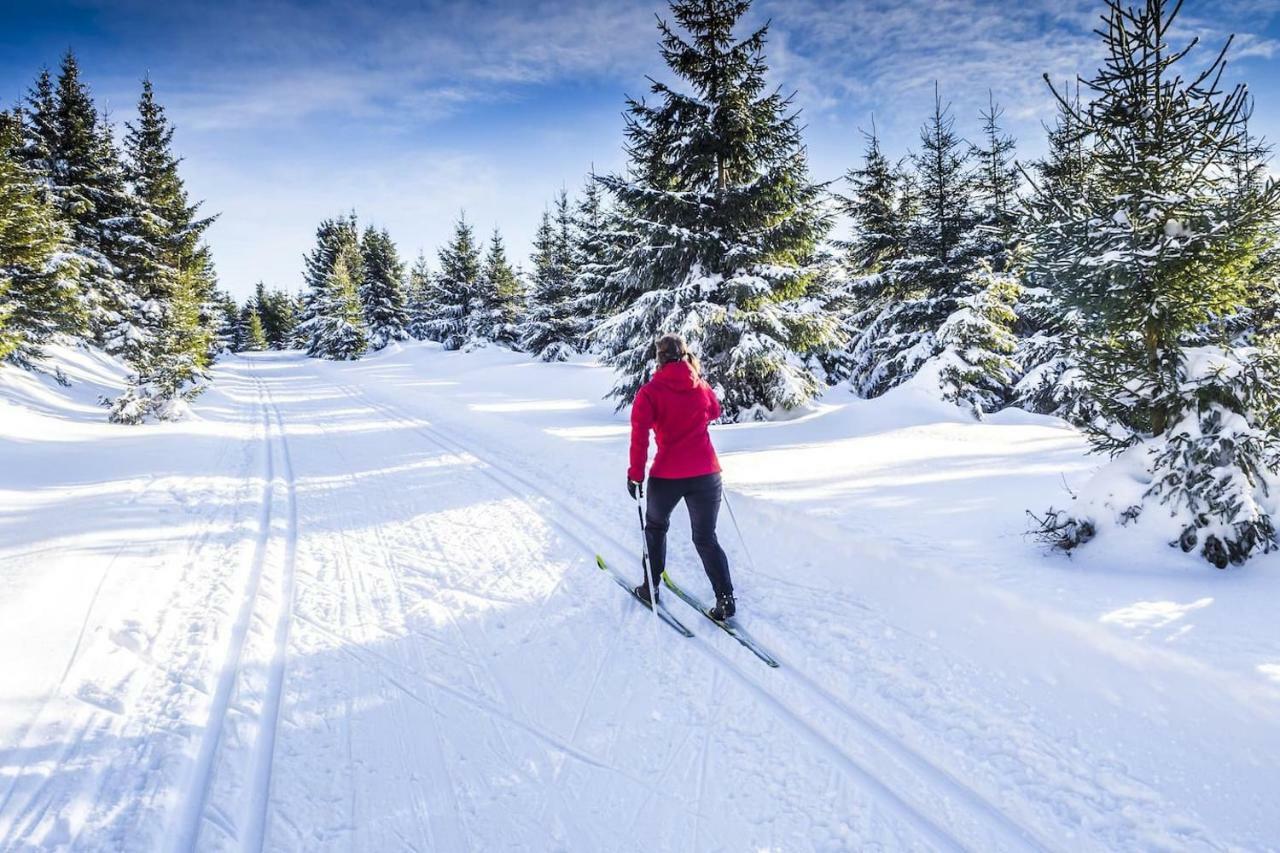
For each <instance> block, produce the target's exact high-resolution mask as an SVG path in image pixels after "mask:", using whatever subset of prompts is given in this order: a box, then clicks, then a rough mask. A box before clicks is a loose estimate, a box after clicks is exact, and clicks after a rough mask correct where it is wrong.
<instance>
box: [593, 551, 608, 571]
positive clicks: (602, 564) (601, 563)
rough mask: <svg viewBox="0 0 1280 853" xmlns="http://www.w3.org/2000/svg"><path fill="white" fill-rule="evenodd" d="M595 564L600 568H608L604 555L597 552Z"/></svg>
mask: <svg viewBox="0 0 1280 853" xmlns="http://www.w3.org/2000/svg"><path fill="white" fill-rule="evenodd" d="M596 565H597V566H599V567H600V568H602V569H608V568H609V567H608V565H606V564H605V561H604V557H601V556H600V555H599V554H596Z"/></svg>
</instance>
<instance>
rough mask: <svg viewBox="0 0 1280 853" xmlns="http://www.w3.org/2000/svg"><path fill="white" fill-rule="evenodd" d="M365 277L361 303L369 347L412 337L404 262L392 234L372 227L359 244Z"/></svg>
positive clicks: (361, 291) (361, 283)
mask: <svg viewBox="0 0 1280 853" xmlns="http://www.w3.org/2000/svg"><path fill="white" fill-rule="evenodd" d="M360 251H361V254H362V256H363V258H364V277H363V279H362V280H361V282H360V303H361V304H362V305H363V306H364V320H365V326H366V328H367V329H368V334H369V349H371V350H380V349H382V348H383V347H385V346H386V345H387V344H389V343H391V342H392V341H403V340H407V339H408V337H409V332H408V328H407V327H408V325H409V311H408V308H407V307H406V306H405V297H404V286H405V285H404V277H405V271H404V263H403V262H402V261H401V260H400V252H399V250H398V249H397V248H396V244H395V241H393V240H392V239H391V234H390V233H388V231H387V230H386V229H385V228H384V229H382V230H381V231H377V230H375V229H374V228H373V226H372V225H371V226H369V227H368V228H366V229H365V231H364V239H363V240H362V241H361V243H360Z"/></svg>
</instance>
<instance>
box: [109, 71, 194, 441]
mask: <svg viewBox="0 0 1280 853" xmlns="http://www.w3.org/2000/svg"><path fill="white" fill-rule="evenodd" d="M126 129H127V132H126V134H125V140H124V150H125V160H124V175H125V179H126V181H127V182H128V185H129V188H130V194H129V208H130V211H129V215H128V217H127V218H126V221H127V222H128V226H129V234H128V237H127V238H126V239H125V241H124V247H123V250H122V254H121V258H120V262H119V264H118V269H119V271H120V277H121V279H122V280H123V281H124V282H125V284H126V285H127V286H128V288H129V290H130V291H131V293H132V295H133V297H134V298H136V299H139V300H141V303H142V305H143V306H144V309H143V310H142V311H141V312H139V313H137V314H136V316H135V317H132V318H127V322H128V323H129V325H131V326H142V325H143V322H144V320H147V319H151V318H158V323H159V325H158V326H153V327H152V328H149V329H148V330H147V331H148V335H149V338H150V340H151V342H152V344H151V351H150V352H147V353H146V354H145V355H144V356H143V357H137V356H136V355H135V356H134V357H133V358H132V359H131V361H130V364H131V366H132V367H133V368H134V371H135V374H136V376H135V378H134V379H133V380H132V384H134V385H145V386H147V388H146V389H145V390H132V391H131V392H129V396H131V397H132V398H134V399H132V400H127V401H125V402H123V403H121V404H120V405H119V406H117V407H115V408H113V413H112V418H113V420H118V419H119V417H118V416H117V414H116V408H123V409H125V410H127V411H129V412H130V414H129V416H128V419H129V420H133V418H134V413H135V412H136V411H137V409H138V401H139V400H142V399H145V400H146V401H147V403H148V405H149V406H150V407H151V408H152V410H153V411H154V413H155V414H158V415H159V414H162V413H168V414H177V413H178V411H180V407H179V406H178V404H179V403H181V402H184V401H188V400H190V399H192V398H193V397H195V396H196V395H197V394H198V393H199V392H200V390H201V389H202V383H203V380H204V377H205V373H204V370H205V368H206V367H207V366H208V353H209V349H210V347H211V340H212V337H213V335H214V332H215V330H214V329H213V328H211V327H210V326H209V325H208V322H207V321H208V319H209V318H208V317H207V315H205V314H203V313H202V311H201V307H202V306H203V305H204V304H205V302H206V301H207V300H208V298H209V296H210V295H211V294H212V293H213V290H214V287H215V285H216V281H215V279H214V275H213V265H212V262H211V260H210V257H209V250H208V248H207V247H206V246H205V245H204V244H203V242H202V237H203V234H204V232H205V231H206V230H207V229H208V228H209V226H210V225H212V224H213V221H214V218H213V217H206V218H198V216H197V214H198V212H199V209H200V203H198V202H197V203H195V204H192V203H190V201H189V199H188V196H187V191H186V187H185V186H184V184H183V181H182V177H181V175H179V173H178V165H179V163H180V160H179V158H178V157H176V156H175V155H174V154H173V151H172V144H173V133H174V129H173V127H172V126H171V125H170V124H169V122H168V119H167V118H166V117H165V114H164V108H163V107H162V106H161V105H160V104H159V103H158V102H157V101H156V99H155V91H154V89H153V87H152V85H151V81H150V80H149V79H146V80H143V82H142V94H141V96H140V98H139V100H138V119H137V122H136V123H134V122H128V123H126ZM152 322H155V320H154V319H152Z"/></svg>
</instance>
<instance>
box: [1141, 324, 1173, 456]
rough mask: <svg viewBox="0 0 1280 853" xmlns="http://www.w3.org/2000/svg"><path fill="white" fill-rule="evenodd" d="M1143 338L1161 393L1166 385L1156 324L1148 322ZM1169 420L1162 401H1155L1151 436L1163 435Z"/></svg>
mask: <svg viewBox="0 0 1280 853" xmlns="http://www.w3.org/2000/svg"><path fill="white" fill-rule="evenodd" d="M1142 337H1143V342H1144V343H1145V344H1146V348H1147V369H1148V370H1149V371H1150V373H1151V378H1152V379H1153V380H1154V385H1155V390H1156V392H1157V393H1159V392H1160V391H1161V389H1162V388H1163V385H1164V378H1163V377H1162V376H1161V375H1160V330H1159V328H1158V327H1157V326H1156V324H1155V323H1154V322H1148V323H1147V325H1146V328H1144V329H1143V330H1142ZM1168 420H1169V413H1168V412H1167V411H1166V410H1165V405H1164V403H1163V402H1162V401H1160V400H1153V401H1152V403H1151V434H1152V435H1153V436H1157V435H1163V434H1164V431H1165V429H1166V428H1167V427H1168V425H1169V424H1168Z"/></svg>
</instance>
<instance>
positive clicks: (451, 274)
mask: <svg viewBox="0 0 1280 853" xmlns="http://www.w3.org/2000/svg"><path fill="white" fill-rule="evenodd" d="M479 281H480V249H479V247H478V246H477V245H476V240H475V234H474V232H473V231H472V229H471V225H470V224H469V223H468V222H467V217H466V215H465V214H463V215H461V216H459V217H458V222H457V224H456V225H455V226H454V230H453V239H452V240H450V241H449V244H448V245H447V246H445V247H444V248H443V249H441V250H440V272H439V273H438V274H437V275H436V276H435V278H434V279H433V280H432V283H431V292H430V295H429V296H428V298H427V314H428V316H429V317H430V319H429V320H428V321H427V324H426V327H427V332H428V335H429V336H430V338H431V340H434V341H439V342H440V343H441V344H443V345H444V348H445V349H447V350H456V349H461V348H462V347H463V346H465V345H466V344H467V332H468V328H467V327H468V323H469V321H470V317H471V308H472V305H473V304H474V302H475V297H476V290H477V288H478V286H479Z"/></svg>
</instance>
